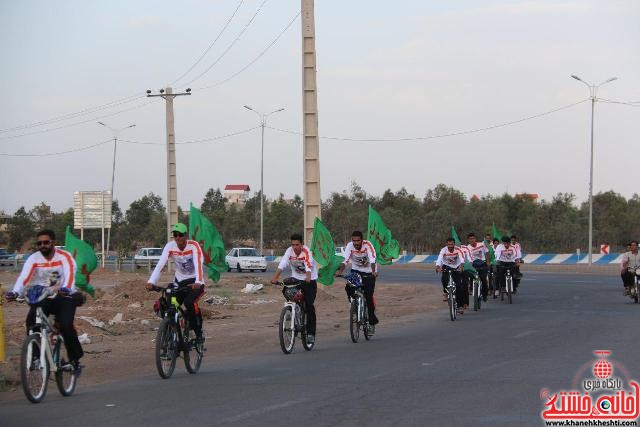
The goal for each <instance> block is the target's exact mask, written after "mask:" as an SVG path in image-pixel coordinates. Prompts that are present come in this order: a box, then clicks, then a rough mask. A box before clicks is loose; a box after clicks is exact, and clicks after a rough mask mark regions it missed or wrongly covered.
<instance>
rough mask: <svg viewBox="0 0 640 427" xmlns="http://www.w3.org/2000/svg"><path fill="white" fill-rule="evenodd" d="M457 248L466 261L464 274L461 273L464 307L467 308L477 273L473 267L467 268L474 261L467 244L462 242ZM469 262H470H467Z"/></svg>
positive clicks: (463, 267)
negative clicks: (470, 290)
mask: <svg viewBox="0 0 640 427" xmlns="http://www.w3.org/2000/svg"><path fill="white" fill-rule="evenodd" d="M456 249H457V250H459V251H460V253H461V254H462V259H463V263H464V264H463V266H462V275H461V281H462V303H463V304H462V308H463V309H465V310H466V309H467V308H469V288H470V287H471V284H472V283H473V276H474V275H475V272H474V271H473V269H469V270H467V269H466V268H465V267H466V266H467V265H470V264H471V262H472V259H471V253H470V251H469V249H468V248H467V246H466V245H462V244H461V245H460V246H456ZM467 262H468V263H469V264H467Z"/></svg>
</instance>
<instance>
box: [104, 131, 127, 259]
mask: <svg viewBox="0 0 640 427" xmlns="http://www.w3.org/2000/svg"><path fill="white" fill-rule="evenodd" d="M98 124H99V125H102V126H104V127H106V128H107V129H109V130H111V132H113V166H112V167H111V203H112V204H113V182H114V180H115V176H116V148H117V147H118V133H120V132H122V131H123V130H125V129H129V128H132V127H135V126H136V125H135V124H131V125H129V126H125V127H123V128H120V129H114V128H112V127H111V126H109V125H108V124H106V123H104V122H98ZM109 223H111V221H109ZM103 238H104V234H103ZM110 242H111V226H109V229H108V230H107V253H109V243H110ZM105 258H106V257H105V256H104V254H103V256H102V262H103V263H104V259H105ZM103 267H104V264H103Z"/></svg>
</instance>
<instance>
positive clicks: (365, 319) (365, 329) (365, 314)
mask: <svg viewBox="0 0 640 427" xmlns="http://www.w3.org/2000/svg"><path fill="white" fill-rule="evenodd" d="M362 305H363V307H362V317H363V319H362V330H363V332H364V339H365V340H367V341H369V340H370V339H371V337H372V336H373V335H371V334H370V333H369V308H368V307H367V300H366V299H364V298H363V299H362Z"/></svg>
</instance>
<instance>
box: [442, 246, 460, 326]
mask: <svg viewBox="0 0 640 427" xmlns="http://www.w3.org/2000/svg"><path fill="white" fill-rule="evenodd" d="M463 265H464V256H463V255H462V252H460V250H459V249H458V248H456V244H455V240H453V237H449V238H448V239H447V246H445V247H444V248H442V249H441V250H440V253H439V254H438V260H437V261H436V271H437V272H438V273H442V292H443V293H444V301H447V285H448V284H449V275H448V274H446V273H448V272H449V271H451V276H452V278H453V281H454V283H455V284H456V302H457V304H458V314H463V313H464V309H463V308H462V307H463V303H464V295H463V286H462V278H461V277H460V276H461V272H462V266H463Z"/></svg>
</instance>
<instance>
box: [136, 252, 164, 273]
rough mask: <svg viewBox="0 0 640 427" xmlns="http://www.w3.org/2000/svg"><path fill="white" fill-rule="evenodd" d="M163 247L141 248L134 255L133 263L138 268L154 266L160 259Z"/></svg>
mask: <svg viewBox="0 0 640 427" xmlns="http://www.w3.org/2000/svg"><path fill="white" fill-rule="evenodd" d="M161 255H162V248H140V249H139V250H138V252H136V254H135V256H134V257H133V263H134V264H135V265H136V268H140V267H145V266H151V267H153V266H154V265H156V264H157V263H158V261H160V256H161Z"/></svg>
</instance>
